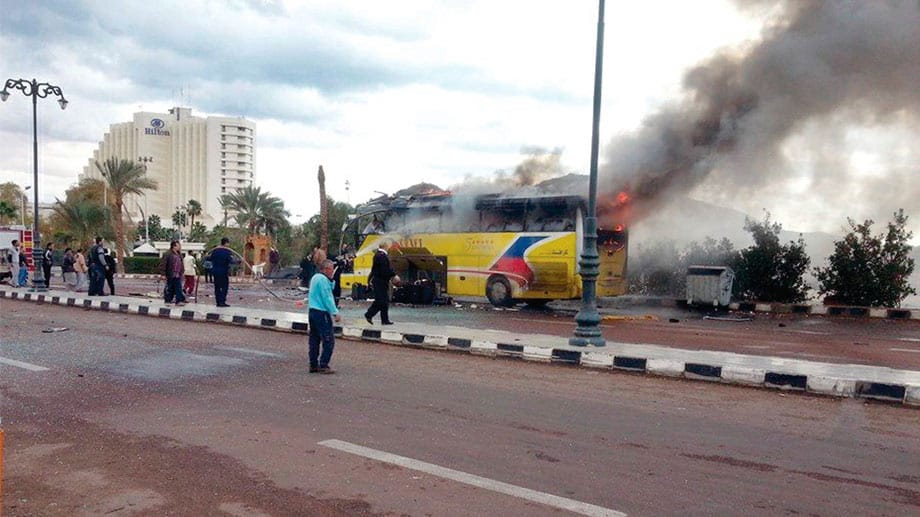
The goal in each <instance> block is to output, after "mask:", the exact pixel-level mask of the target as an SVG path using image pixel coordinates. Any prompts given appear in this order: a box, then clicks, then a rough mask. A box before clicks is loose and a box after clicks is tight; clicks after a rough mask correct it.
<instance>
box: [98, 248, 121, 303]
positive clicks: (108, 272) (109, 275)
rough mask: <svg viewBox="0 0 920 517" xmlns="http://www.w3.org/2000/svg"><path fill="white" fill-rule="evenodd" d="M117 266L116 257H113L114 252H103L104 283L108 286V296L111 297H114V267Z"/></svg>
mask: <svg viewBox="0 0 920 517" xmlns="http://www.w3.org/2000/svg"><path fill="white" fill-rule="evenodd" d="M117 265H118V257H117V256H115V251H114V250H108V249H106V250H105V281H106V283H107V284H109V294H110V295H112V296H115V266H117ZM103 287H105V286H103ZM100 290H101V289H100Z"/></svg>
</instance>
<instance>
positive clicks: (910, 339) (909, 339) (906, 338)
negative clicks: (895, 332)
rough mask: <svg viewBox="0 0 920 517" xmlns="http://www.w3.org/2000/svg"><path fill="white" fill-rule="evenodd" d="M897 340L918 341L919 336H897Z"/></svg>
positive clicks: (919, 340) (919, 339)
mask: <svg viewBox="0 0 920 517" xmlns="http://www.w3.org/2000/svg"><path fill="white" fill-rule="evenodd" d="M898 341H910V342H912V343H920V337H899V338H898Z"/></svg>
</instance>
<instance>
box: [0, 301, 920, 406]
mask: <svg viewBox="0 0 920 517" xmlns="http://www.w3.org/2000/svg"><path fill="white" fill-rule="evenodd" d="M4 298H5V299H11V300H21V301H30V302H36V303H50V304H54V305H62V306H68V307H80V308H87V309H97V310H103V311H111V312H120V313H126V314H139V315H144V316H153V317H158V318H169V319H178V320H186V321H201V322H209V323H224V324H229V325H238V326H246V327H254V328H261V329H268V330H277V331H284V332H296V333H307V332H308V326H307V322H306V321H305V320H285V319H272V318H265V317H261V316H252V315H247V314H245V312H246V309H245V308H240V309H236V308H234V309H236V311H238V312H236V311H235V312H208V311H202V310H200V308H198V309H195V308H191V309H186V308H184V307H162V306H159V305H154V304H151V303H150V302H140V303H119V302H112V301H109V300H106V299H105V298H97V297H80V296H75V295H70V294H63V293H54V294H43V293H36V292H27V291H23V290H18V289H7V290H0V299H4ZM279 314H283V313H279ZM335 331H336V334H337V335H338V336H341V337H345V338H349V339H355V340H363V341H375V342H380V343H386V344H391V345H400V346H408V347H417V348H426V349H433V350H444V351H453V352H461V353H469V354H473V355H481V356H487V357H505V358H513V359H519V360H524V361H534V362H540V363H558V364H567V365H574V366H581V367H584V368H592V369H598V370H621V371H627V372H637V373H646V374H649V375H660V376H665V377H680V378H685V379H692V380H700V381H709V382H719V383H725V384H736V385H742V386H749V387H759V388H772V389H779V390H789V391H801V392H807V393H813V394H817V395H827V396H834V397H855V398H868V399H878V400H885V401H891V402H898V403H902V404H905V405H909V406H920V384H917V385H914V384H902V383H882V382H877V381H863V380H859V379H851V378H844V377H838V376H822V375H802V374H800V373H789V372H783V371H772V370H770V369H761V368H750V367H743V366H736V365H725V364H703V363H693V362H685V361H679V360H672V359H661V358H647V357H631V356H625V355H616V354H613V353H610V352H605V351H595V350H590V351H588V350H586V351H580V350H572V349H569V348H550V347H545V346H529V345H526V344H520V343H500V342H490V341H484V340H476V339H469V338H459V337H450V336H444V335H427V334H413V333H404V332H398V331H395V330H383V329H376V328H365V327H349V326H342V327H340V326H337V327H335Z"/></svg>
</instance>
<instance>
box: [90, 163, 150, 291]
mask: <svg viewBox="0 0 920 517" xmlns="http://www.w3.org/2000/svg"><path fill="white" fill-rule="evenodd" d="M96 168H97V169H99V172H101V173H102V176H103V177H104V178H105V180H106V183H108V186H109V190H111V191H112V196H113V198H114V204H115V240H116V242H115V249H116V251H117V253H118V269H119V272H121V273H124V269H125V260H124V259H125V223H124V221H123V220H122V211H123V209H124V200H125V196H126V195H128V194H135V195H141V194H143V191H144V190H147V189H152V190H155V189H156V188H157V183H156V181H154V180H152V179H150V178H148V177H147V174H146V172H145V170H144V167H143V166H142V165H140V164H137V163H134V162H133V161H130V160H119V159H117V158H109V159H108V160H106V161H105V162H103V163H99V162H98V161H97V162H96Z"/></svg>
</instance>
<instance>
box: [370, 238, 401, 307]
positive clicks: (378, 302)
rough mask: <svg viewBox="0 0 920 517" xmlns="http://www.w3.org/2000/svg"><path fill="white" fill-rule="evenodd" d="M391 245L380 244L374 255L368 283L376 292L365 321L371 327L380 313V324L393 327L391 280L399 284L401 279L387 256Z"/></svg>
mask: <svg viewBox="0 0 920 517" xmlns="http://www.w3.org/2000/svg"><path fill="white" fill-rule="evenodd" d="M389 247H390V246H389V243H386V242H383V241H381V242H380V245H379V246H378V247H377V252H376V253H374V263H373V265H372V266H371V274H370V276H369V277H368V279H367V281H368V283H369V284H370V286H371V289H373V291H374V303H372V304H371V306H370V307H369V308H368V309H367V312H365V313H364V319H366V320H367V322H368V323H370V324H371V325H373V324H374V316H375V315H376V314H377V313H378V312H379V313H380V322H381V323H382V324H384V325H392V324H393V322H392V321H390V280H391V279H392V280H393V281H394V282H395V283H397V284H398V283H399V277H398V276H396V272H395V271H393V268H392V267H390V257H389V255H388V254H387V249H388V248H389Z"/></svg>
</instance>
